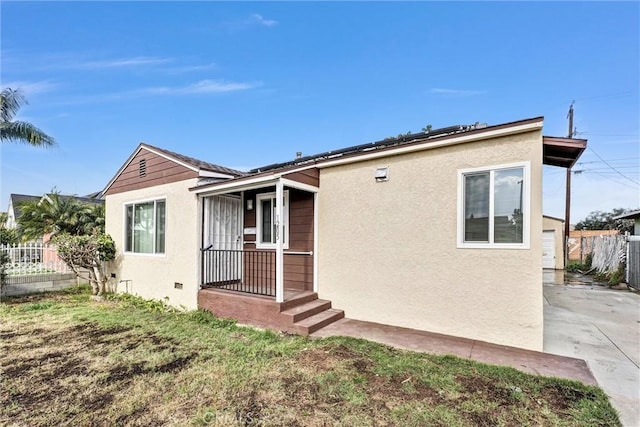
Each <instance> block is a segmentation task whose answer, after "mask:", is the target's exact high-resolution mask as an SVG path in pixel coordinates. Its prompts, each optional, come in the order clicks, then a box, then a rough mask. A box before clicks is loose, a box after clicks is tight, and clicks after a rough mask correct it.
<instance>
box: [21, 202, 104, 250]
mask: <svg viewBox="0 0 640 427" xmlns="http://www.w3.org/2000/svg"><path fill="white" fill-rule="evenodd" d="M20 210H21V214H20V217H19V218H18V227H19V229H20V233H21V235H22V239H23V240H31V239H39V238H42V237H43V236H44V235H49V236H50V237H54V236H56V235H58V234H62V233H68V234H72V235H82V234H89V233H90V232H89V233H86V232H85V230H86V229H87V228H88V226H87V222H89V221H91V222H93V223H96V222H97V221H98V220H97V219H96V218H93V215H92V214H93V212H92V211H93V208H92V207H91V206H90V205H88V204H85V203H80V202H78V200H77V199H75V198H74V197H71V196H61V195H60V194H59V193H57V192H52V193H50V194H47V195H46V196H45V197H43V198H42V199H41V200H36V201H32V202H25V203H23V204H21V205H20ZM96 213H97V212H96Z"/></svg>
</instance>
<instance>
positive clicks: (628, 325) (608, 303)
mask: <svg viewBox="0 0 640 427" xmlns="http://www.w3.org/2000/svg"><path fill="white" fill-rule="evenodd" d="M566 283H568V284H565V281H564V279H563V277H562V275H557V274H556V275H555V277H554V276H553V275H551V276H550V275H549V274H548V273H547V274H546V275H545V285H544V296H545V307H544V321H545V325H544V326H545V328H544V331H545V332H544V351H545V352H547V353H554V354H558V355H563V356H569V357H576V358H580V359H584V360H585V361H586V362H587V364H588V366H589V368H590V369H591V372H593V375H594V377H595V378H596V380H597V381H598V385H599V386H600V387H601V388H602V389H603V390H604V391H605V393H607V395H608V396H609V397H610V399H611V403H612V404H613V406H614V407H615V408H616V409H617V410H618V412H619V413H620V418H621V421H622V423H623V424H624V425H625V426H629V427H636V426H640V368H639V366H640V296H639V295H638V294H636V293H632V292H629V291H613V290H609V289H608V288H605V287H603V286H598V285H596V284H593V283H584V284H581V283H580V281H579V279H577V278H576V277H574V276H570V281H567V282H566Z"/></svg>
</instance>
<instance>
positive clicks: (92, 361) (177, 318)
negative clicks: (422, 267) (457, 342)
mask: <svg viewBox="0 0 640 427" xmlns="http://www.w3.org/2000/svg"><path fill="white" fill-rule="evenodd" d="M14 424H15V425H29V426H33V425H74V426H75V425H89V424H91V425H154V426H160V425H190V424H191V425H216V426H222V425H256V426H257V425H264V426H268V425H274V426H275V425H291V426H295V425H298V426H325V425H353V426H366V425H399V426H411V425H434V426H477V425H487V426H489V425H491V426H493V425H507V426H521V425H535V426H538V425H562V426H617V425H620V423H619V421H618V417H617V415H616V413H615V411H614V410H613V408H612V407H611V405H610V404H609V402H608V400H607V397H606V396H605V395H604V393H603V392H602V391H601V390H600V389H598V388H595V387H591V386H586V385H583V384H580V383H577V382H572V381H566V380H559V379H552V378H545V377H537V376H533V375H529V374H525V373H522V372H519V371H516V370H514V369H511V368H502V367H496V366H489V365H484V364H480V363H475V362H472V361H468V360H464V359H460V358H457V357H453V356H446V357H441V356H431V355H426V354H420V353H412V352H408V351H400V350H395V349H392V348H389V347H386V346H384V345H380V344H375V343H371V342H367V341H364V340H356V339H347V338H330V339H323V340H309V339H306V338H302V337H298V336H291V335H282V334H278V333H274V332H270V331H259V330H254V329H250V328H244V327H239V326H236V325H235V324H234V323H233V322H230V321H227V320H220V319H216V318H215V317H213V316H211V315H210V314H208V313H205V312H198V311H196V312H187V313H179V312H174V311H172V310H167V309H165V308H164V307H163V305H162V304H161V303H159V302H147V301H143V300H140V299H137V298H132V297H124V298H123V297H111V298H110V299H108V300H106V301H102V302H96V301H92V300H90V298H89V294H88V291H87V290H86V289H83V290H80V291H77V290H76V291H70V292H64V293H56V294H47V295H32V296H28V297H22V298H14V299H9V300H7V301H6V302H5V303H2V304H0V425H14Z"/></svg>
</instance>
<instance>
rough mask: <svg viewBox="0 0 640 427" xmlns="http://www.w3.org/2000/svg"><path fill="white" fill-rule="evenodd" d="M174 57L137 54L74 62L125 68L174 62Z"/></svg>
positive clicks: (87, 65)
mask: <svg viewBox="0 0 640 427" xmlns="http://www.w3.org/2000/svg"><path fill="white" fill-rule="evenodd" d="M172 61H173V59H172V58H154V57H148V56H136V57H133V58H118V59H110V60H103V61H86V62H79V63H76V64H73V65H74V66H75V67H76V68H87V69H96V68H123V67H139V66H148V65H161V64H166V63H169V62H172Z"/></svg>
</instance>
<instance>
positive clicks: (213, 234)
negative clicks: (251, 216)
mask: <svg viewBox="0 0 640 427" xmlns="http://www.w3.org/2000/svg"><path fill="white" fill-rule="evenodd" d="M203 225H204V233H203V247H204V248H205V257H204V264H205V265H203V269H204V271H205V274H206V276H207V277H208V280H207V281H208V282H229V281H239V280H241V278H242V200H241V199H240V197H233V196H213V197H206V198H205V199H204V224H203Z"/></svg>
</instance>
